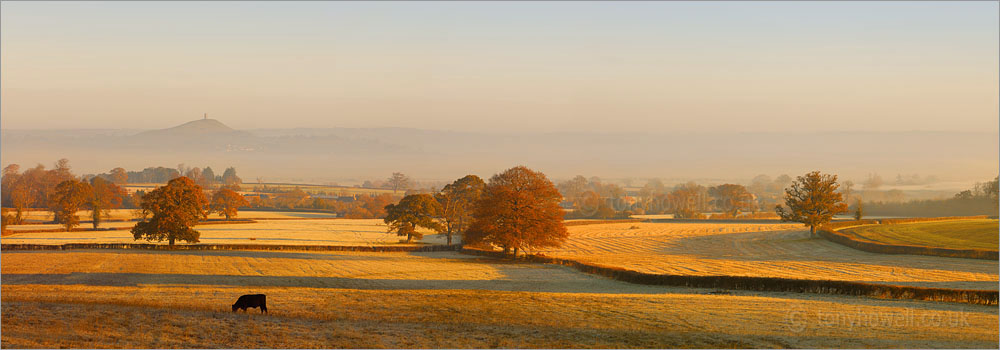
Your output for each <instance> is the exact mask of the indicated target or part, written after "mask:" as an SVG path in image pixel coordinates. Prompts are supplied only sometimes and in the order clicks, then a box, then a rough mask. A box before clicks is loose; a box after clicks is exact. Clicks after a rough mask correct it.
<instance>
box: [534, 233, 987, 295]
mask: <svg viewBox="0 0 1000 350" xmlns="http://www.w3.org/2000/svg"><path fill="white" fill-rule="evenodd" d="M568 229H569V231H570V236H569V240H568V241H567V242H566V244H564V245H563V247H561V248H558V249H547V250H542V251H540V252H541V253H543V254H545V255H548V256H552V257H560V258H567V259H573V260H578V261H584V262H590V263H596V264H602V265H607V266H618V267H624V268H628V269H632V270H636V271H641V272H648V273H664V274H679V275H735V276H761V277H782V278H799V279H832V280H845V281H858V282H869V283H887V284H899V285H914V286H923V287H941V288H960V289H989V290H996V289H997V268H996V261H989V260H976V259H958V258H943V257H933V256H916V255H890V254H876V253H867V252H863V251H858V250H854V249H851V248H848V247H845V246H842V245H839V244H836V243H832V242H829V241H826V240H824V239H820V238H815V239H810V238H809V231H808V230H805V229H802V226H801V225H797V224H717V223H714V224H701V223H690V224H689V223H621V224H595V225H582V226H570V227H568Z"/></svg>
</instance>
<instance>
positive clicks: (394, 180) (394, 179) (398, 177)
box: [385, 173, 410, 193]
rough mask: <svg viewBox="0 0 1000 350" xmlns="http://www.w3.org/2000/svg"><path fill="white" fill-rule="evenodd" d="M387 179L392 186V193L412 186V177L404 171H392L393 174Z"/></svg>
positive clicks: (390, 186)
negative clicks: (404, 173)
mask: <svg viewBox="0 0 1000 350" xmlns="http://www.w3.org/2000/svg"><path fill="white" fill-rule="evenodd" d="M385 181H386V183H388V185H389V188H392V193H396V191H398V190H406V189H407V188H409V187H410V178H409V177H407V176H406V175H403V173H392V176H390V177H389V178H388V179H386V180H385Z"/></svg>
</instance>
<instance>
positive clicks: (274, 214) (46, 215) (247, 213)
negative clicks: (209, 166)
mask: <svg viewBox="0 0 1000 350" xmlns="http://www.w3.org/2000/svg"><path fill="white" fill-rule="evenodd" d="M108 213H109V214H110V215H108V217H107V218H106V219H107V220H109V221H106V222H105V223H102V224H101V225H102V227H105V226H104V225H110V226H114V225H120V224H121V223H120V221H131V220H133V219H136V218H138V217H139V213H138V211H137V210H136V209H112V210H109V211H108ZM76 215H77V216H78V217H80V221H81V222H83V221H89V220H90V217H91V215H92V214H91V211H90V210H80V211H78V212H77V214H76ZM52 216H53V214H52V212H51V211H48V210H31V211H26V212H24V218H25V219H26V220H28V221H29V222H36V223H37V222H51V221H52V220H53V218H52ZM335 217H337V215H336V214H333V213H318V212H293V211H256V210H240V211H239V214H238V215H237V216H236V218H235V219H312V218H331V219H332V218H335ZM208 218H209V219H225V217H224V216H221V215H219V214H217V213H212V214H209V215H208ZM116 222H117V223H116ZM20 226H33V225H13V226H10V227H20ZM80 226H81V227H86V226H90V225H89V223H81V225H80ZM39 227H40V226H39Z"/></svg>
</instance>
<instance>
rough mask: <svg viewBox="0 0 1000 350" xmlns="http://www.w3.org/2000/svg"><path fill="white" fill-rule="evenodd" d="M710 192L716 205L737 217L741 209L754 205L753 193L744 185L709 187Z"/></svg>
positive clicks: (731, 215)
mask: <svg viewBox="0 0 1000 350" xmlns="http://www.w3.org/2000/svg"><path fill="white" fill-rule="evenodd" d="M708 194H709V195H710V196H712V197H713V198H714V200H713V201H714V203H715V206H716V207H718V208H719V209H720V210H722V211H724V212H726V213H727V214H729V216H730V217H733V218H735V217H736V215H739V213H740V210H747V209H750V208H751V207H753V201H754V199H753V195H752V194H750V192H749V191H747V188H746V187H743V185H736V184H724V185H719V186H714V187H711V188H709V189H708Z"/></svg>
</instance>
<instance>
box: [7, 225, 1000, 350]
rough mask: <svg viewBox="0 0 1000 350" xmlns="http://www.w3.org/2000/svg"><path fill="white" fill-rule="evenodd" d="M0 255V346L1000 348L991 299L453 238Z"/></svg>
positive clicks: (994, 309) (20, 252) (11, 252)
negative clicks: (241, 303) (848, 286)
mask: <svg viewBox="0 0 1000 350" xmlns="http://www.w3.org/2000/svg"><path fill="white" fill-rule="evenodd" d="M582 227H586V226H582ZM0 259H2V264H0V266H2V274H3V278H4V280H3V282H4V283H3V285H2V286H0V288H2V290H0V291H2V293H0V295H2V314H3V318H2V327H3V332H2V342H0V343H2V347H4V348H9V347H139V348H145V347H153V348H164V347H201V348H209V347H230V348H233V347H235V348H247V347H271V348H275V347H303V348H308V347H354V348H358V347H395V348H413V347H438V348H441V347H459V348H465V347H477V348H482V347H551V348H555V347H603V348H607V347H646V348H663V347H806V348H808V347H853V348H861V347H912V348H921V347H991V348H996V346H997V340H998V339H997V332H998V329H997V322H998V317H997V309H996V308H995V307H986V306H977V305H965V304H954V303H935V302H917V301H907V300H879V299H871V298H856V297H845V296H830V295H813V294H797V293H751V292H740V291H733V292H731V293H723V294H713V293H712V292H713V291H710V290H703V289H691V288H676V287H662V286H643V285H634V284H628V283H624V282H618V281H614V280H609V279H604V278H601V277H596V276H593V275H586V274H583V273H580V272H577V271H575V270H572V269H570V268H567V267H562V266H553V265H540V264H528V263H513V262H509V261H501V260H491V259H483V258H479V257H473V256H468V255H462V254H458V253H454V252H439V253H347V252H344V253H340V252H338V253H325V252H324V253H311V252H310V253H306V252H248V251H140V250H124V251H118V250H95V251H10V252H4V254H3V255H2V257H0ZM40 261H44V262H45V264H44V265H42V264H39V262H40ZM247 293H265V294H267V295H268V306H269V311H270V313H269V314H268V315H261V314H258V313H255V312H250V314H249V315H245V314H233V313H231V312H230V310H229V305H230V304H231V303H232V302H233V301H234V300H235V298H236V297H237V296H239V295H241V294H247Z"/></svg>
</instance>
